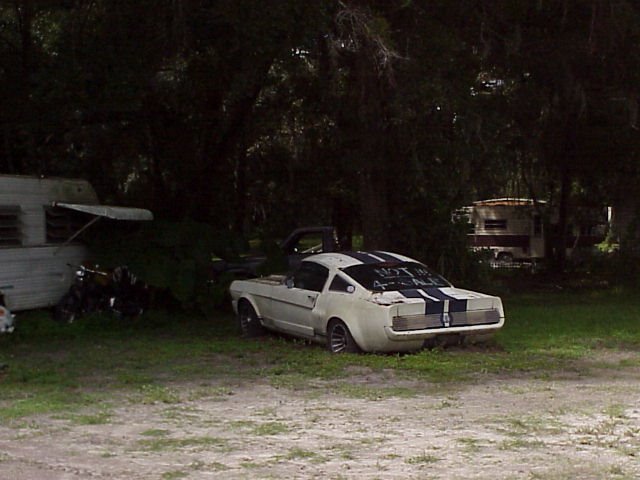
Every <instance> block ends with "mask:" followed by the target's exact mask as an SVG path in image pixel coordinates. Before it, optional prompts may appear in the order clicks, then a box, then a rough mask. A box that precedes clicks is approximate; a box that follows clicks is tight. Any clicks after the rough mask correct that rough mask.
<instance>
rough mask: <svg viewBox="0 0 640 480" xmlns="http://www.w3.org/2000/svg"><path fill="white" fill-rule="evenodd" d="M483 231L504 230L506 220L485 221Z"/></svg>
mask: <svg viewBox="0 0 640 480" xmlns="http://www.w3.org/2000/svg"><path fill="white" fill-rule="evenodd" d="M484 229H485V230H506V229H507V221H506V220H502V219H500V220H485V221H484Z"/></svg>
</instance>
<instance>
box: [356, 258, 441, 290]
mask: <svg viewBox="0 0 640 480" xmlns="http://www.w3.org/2000/svg"><path fill="white" fill-rule="evenodd" d="M343 272H344V273H346V274H347V275H349V276H350V277H351V278H353V279H354V280H355V281H356V282H358V283H359V284H360V285H362V286H363V287H364V288H366V289H367V290H372V291H374V292H393V291H397V290H407V289H411V288H430V287H449V286H451V284H450V283H449V282H447V281H446V280H445V279H444V278H443V277H441V276H440V275H438V274H437V273H434V272H432V271H431V270H429V269H428V268H427V267H425V266H424V265H422V264H421V263H416V262H385V263H376V264H364V265H353V266H351V267H347V268H345V269H344V270H343Z"/></svg>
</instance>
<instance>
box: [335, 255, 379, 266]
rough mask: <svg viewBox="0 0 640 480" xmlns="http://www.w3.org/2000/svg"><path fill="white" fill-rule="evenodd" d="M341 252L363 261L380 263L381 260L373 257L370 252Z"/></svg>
mask: <svg viewBox="0 0 640 480" xmlns="http://www.w3.org/2000/svg"><path fill="white" fill-rule="evenodd" d="M341 253H342V254H343V255H347V256H348V257H351V258H355V259H356V260H360V261H361V262H362V263H368V264H373V263H380V260H378V259H377V258H375V257H372V256H371V255H369V254H368V253H364V252H341Z"/></svg>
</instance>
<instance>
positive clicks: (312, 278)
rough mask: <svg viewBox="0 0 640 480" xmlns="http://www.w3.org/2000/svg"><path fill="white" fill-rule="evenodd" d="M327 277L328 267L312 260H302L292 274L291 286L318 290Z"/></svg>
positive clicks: (320, 289)
mask: <svg viewBox="0 0 640 480" xmlns="http://www.w3.org/2000/svg"><path fill="white" fill-rule="evenodd" d="M328 277H329V269H328V268H326V267H323V266H322V265H318V264H317V263H314V262H302V264H301V265H300V268H298V270H296V272H295V273H294V274H293V286H294V287H296V288H302V289H304V290H313V291H314V292H320V291H322V288H323V287H324V284H325V283H326V282H327V278H328Z"/></svg>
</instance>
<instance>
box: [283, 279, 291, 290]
mask: <svg viewBox="0 0 640 480" xmlns="http://www.w3.org/2000/svg"><path fill="white" fill-rule="evenodd" d="M284 284H285V285H286V286H287V288H293V277H287V278H286V280H285V281H284Z"/></svg>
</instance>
